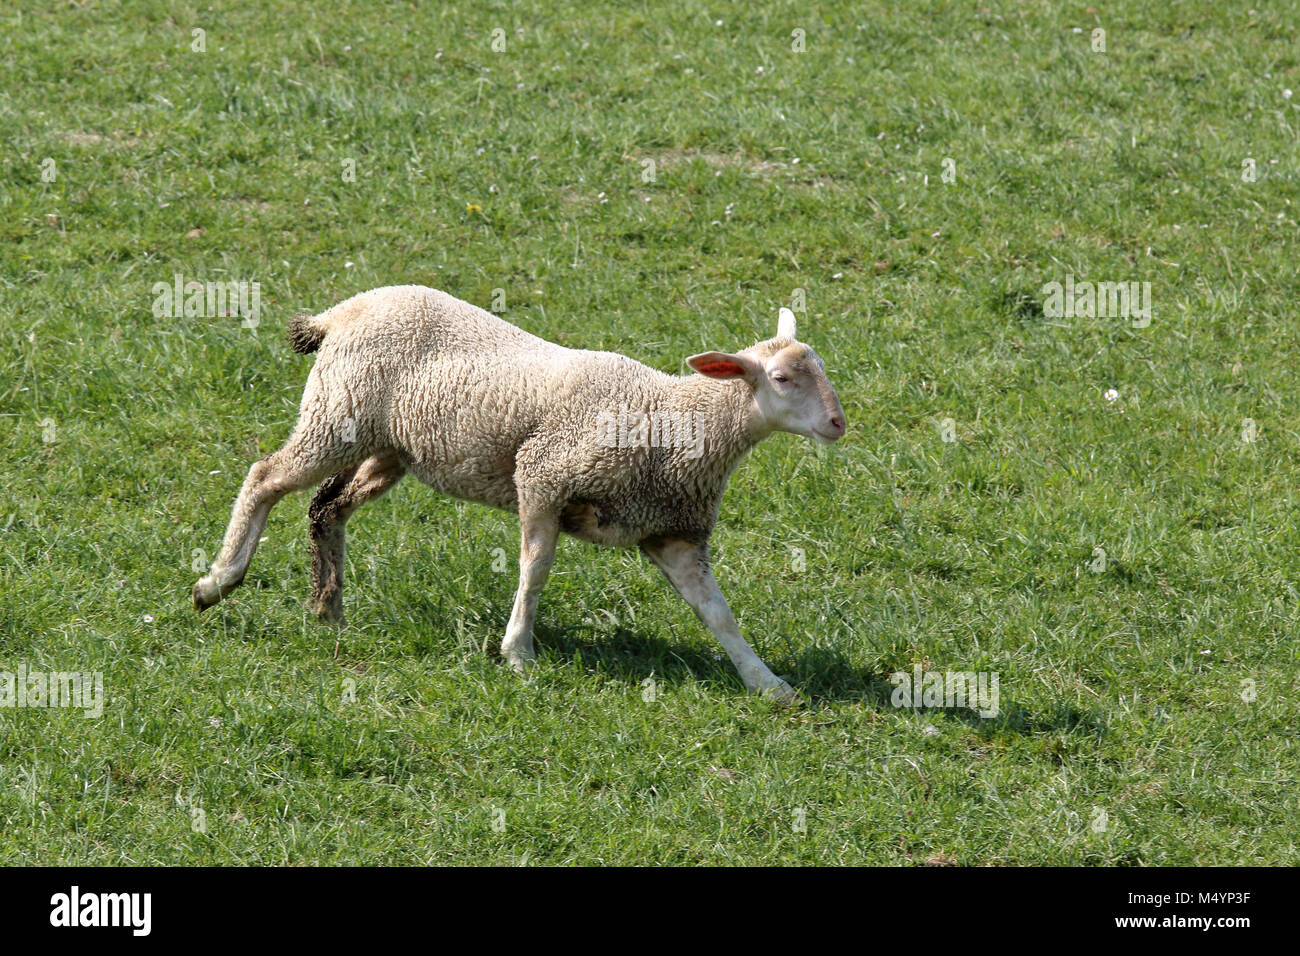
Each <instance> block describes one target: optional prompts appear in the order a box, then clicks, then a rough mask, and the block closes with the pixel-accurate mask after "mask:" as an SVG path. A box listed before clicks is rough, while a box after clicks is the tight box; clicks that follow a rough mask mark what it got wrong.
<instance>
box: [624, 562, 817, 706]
mask: <svg viewBox="0 0 1300 956" xmlns="http://www.w3.org/2000/svg"><path fill="white" fill-rule="evenodd" d="M641 550H642V551H643V552H645V555H646V557H648V558H649V559H650V560H651V561H653V562H654V563H655V564H656V565H657V566H658V567H659V570H661V571H663V573H664V576H665V577H667V578H668V580H669V581H671V582H672V585H673V587H675V588H676V589H677V593H678V594H680V595H681V596H682V597H683V598H684V599H685V601H686V603H687V604H689V605H690V606H691V607H692V608H694V610H695V613H696V615H697V616H698V617H699V619H700V621H701V622H702V623H703V624H704V626H705V627H707V628H708V629H709V632H710V633H712V634H713V636H714V637H716V638H717V639H718V642H719V643H720V644H721V645H722V647H723V649H724V650H725V651H726V652H727V656H728V657H730V658H731V663H732V664H734V665H735V667H736V671H737V672H738V673H739V674H740V679H741V680H743V681H744V682H745V686H746V687H748V688H749V689H750V690H751V691H754V692H755V693H759V694H763V695H764V696H766V697H771V698H773V699H775V700H779V701H781V702H782V703H786V704H797V703H799V701H800V698H799V695H798V693H796V692H795V689H794V688H793V687H791V686H790V685H789V684H787V683H786V682H785V681H783V680H781V678H779V677H777V676H776V675H775V674H773V673H772V671H771V670H770V669H769V668H768V666H767V665H766V664H764V663H763V661H762V660H761V659H760V658H759V656H758V655H757V654H755V653H754V649H753V648H752V647H750V646H749V644H747V643H746V642H745V639H744V638H743V637H742V636H741V634H740V628H739V627H737V626H736V618H735V617H734V616H733V615H732V613H731V607H730V606H729V605H728V604H727V599H726V598H725V597H723V595H722V591H721V590H720V589H719V588H718V582H717V581H715V580H714V579H713V571H712V570H711V569H710V568H709V552H708V546H707V545H695V544H691V543H690V542H688V541H682V540H680V539H668V540H663V541H643V542H642V543H641Z"/></svg>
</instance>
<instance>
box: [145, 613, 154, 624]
mask: <svg viewBox="0 0 1300 956" xmlns="http://www.w3.org/2000/svg"><path fill="white" fill-rule="evenodd" d="M143 620H144V622H145V623H146V624H152V623H153V615H152V614H146V615H145V616H144V618H143Z"/></svg>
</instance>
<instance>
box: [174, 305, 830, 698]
mask: <svg viewBox="0 0 1300 956" xmlns="http://www.w3.org/2000/svg"><path fill="white" fill-rule="evenodd" d="M289 335H290V341H291V343H292V345H293V348H294V350H295V351H298V352H304V353H305V352H314V351H317V350H318V349H319V355H318V357H317V359H316V364H315V366H314V367H313V368H312V370H311V374H310V375H309V376H308V378H307V387H306V389H305V390H304V392H303V396H302V405H301V410H300V412H299V416H298V423H297V425H296V426H295V428H294V430H293V434H292V435H291V436H290V438H289V441H288V442H287V443H286V444H285V446H284V447H283V448H281V449H280V450H279V451H276V452H274V453H273V454H271V455H268V456H267V457H266V458H263V459H262V460H261V461H259V462H256V463H255V464H254V465H253V466H252V467H251V468H250V469H249V471H248V477H247V478H246V479H245V480H244V485H243V488H241V489H240V492H239V497H238V499H237V500H236V501H235V507H234V513H233V514H232V515H231V519H230V526H229V527H228V528H227V529H226V536H225V541H224V542H223V544H222V547H221V553H220V554H219V555H218V556H217V559H216V561H214V562H213V564H212V567H211V569H210V571H209V572H208V574H207V575H206V576H204V577H202V578H200V579H199V581H198V582H197V583H196V584H195V585H194V606H195V607H196V608H198V609H199V610H203V609H205V608H208V607H211V606H212V605H213V604H216V603H217V602H218V601H220V600H221V599H222V598H223V597H225V596H226V595H227V594H229V593H230V592H231V591H233V590H234V589H235V588H236V587H238V586H239V585H240V583H242V582H243V580H244V574H245V572H246V571H247V570H248V564H249V561H250V560H251V559H252V557H253V552H254V551H255V550H256V549H257V542H258V538H259V536H260V535H261V533H262V529H263V527H264V526H265V524H266V517H267V514H268V512H270V510H271V507H272V506H273V505H274V504H275V503H276V502H277V501H279V500H280V498H282V497H283V496H284V495H285V494H287V493H288V492H290V491H296V490H299V489H302V488H306V487H308V486H309V485H313V484H316V483H317V482H321V481H322V479H324V480H323V483H322V484H321V485H320V489H319V490H318V491H317V492H316V496H315V497H314V498H313V499H312V502H311V507H310V511H309V515H310V520H311V563H312V598H311V607H312V609H313V610H314V611H315V612H316V613H317V614H318V615H320V616H321V617H324V618H326V619H331V620H336V621H337V620H341V618H342V612H343V590H342V573H343V538H344V525H345V524H346V522H347V520H348V518H349V517H350V516H351V515H352V513H353V512H354V511H356V510H357V508H359V507H360V506H361V505H363V504H365V503H366V502H367V501H370V500H373V499H374V498H377V497H378V496H379V495H381V494H383V493H384V492H385V491H387V490H388V489H389V488H392V487H393V485H395V484H396V483H397V482H398V481H399V480H400V479H401V478H402V476H403V475H404V474H406V472H407V471H411V472H413V473H414V474H415V475H416V476H417V477H418V478H419V479H420V480H421V481H424V482H425V483H427V484H429V485H431V486H432V487H434V488H436V489H438V490H439V491H442V492H444V493H446V494H449V495H454V496H456V497H458V498H466V499H469V500H470V501H477V502H481V503H483V504H488V505H493V506H495V507H497V508H503V509H505V510H507V511H514V512H517V513H518V514H519V524H520V529H521V531H522V544H521V546H520V553H519V590H518V592H517V593H516V595H515V603H514V610H513V612H512V613H511V615H510V622H509V625H508V626H507V628H506V634H505V639H504V641H503V642H502V645H501V653H502V656H504V658H505V659H506V661H508V662H509V663H510V664H511V666H512V667H514V668H515V669H516V670H519V671H523V670H524V669H526V667H527V666H528V664H529V663H530V662H531V661H532V660H533V658H534V652H533V620H534V617H535V616H536V611H537V598H538V595H539V594H540V593H541V590H542V587H543V585H544V584H545V583H546V576H547V573H548V572H549V571H550V567H551V563H552V561H553V560H554V558H555V544H556V539H557V537H558V536H559V533H560V532H561V531H564V532H567V533H568V534H571V535H574V536H576V537H579V538H583V539H585V540H587V541H592V542H595V543H596V544H603V545H609V546H613V547H632V546H636V547H639V548H640V549H641V550H642V551H643V552H644V553H645V554H646V556H647V557H649V559H650V560H651V561H653V562H654V563H655V564H656V565H657V566H658V567H659V568H660V569H661V570H662V571H663V573H664V574H665V575H666V576H667V578H668V580H669V581H671V582H672V584H673V586H674V587H675V588H676V589H677V591H678V592H679V593H680V594H681V596H682V597H683V598H684V599H685V600H686V602H687V603H688V604H690V606H691V607H692V608H694V609H695V612H696V614H697V615H699V618H700V620H701V621H702V622H703V623H704V625H705V626H706V627H707V628H708V629H709V630H710V631H711V632H712V633H713V635H714V636H715V637H716V638H717V639H718V640H719V641H720V642H721V643H722V646H723V647H724V648H725V649H726V651H727V654H728V655H729V656H730V657H731V660H732V663H733V664H735V667H736V670H737V671H738V672H739V673H740V676H741V678H742V679H743V680H744V682H745V685H746V686H747V687H748V688H750V689H751V690H753V691H757V692H760V693H764V694H767V695H769V696H773V697H776V698H778V699H782V700H787V701H794V700H797V695H796V694H795V692H794V691H793V689H791V687H790V686H789V685H788V684H787V683H786V682H785V681H783V680H781V679H780V678H778V677H777V676H776V675H775V674H773V673H772V672H771V670H769V669H768V667H767V665H766V664H764V663H763V662H762V661H761V660H760V659H759V658H758V656H757V655H756V654H755V653H754V652H753V650H752V649H751V648H750V646H749V645H748V644H747V643H746V642H745V640H744V638H743V637H741V635H740V630H739V629H738V628H737V627H736V621H735V618H734V617H733V616H732V614H731V609H730V608H729V607H728V606H727V601H726V598H724V597H723V596H722V592H721V591H719V590H718V585H717V583H716V582H715V581H714V579H713V573H712V571H711V570H710V568H709V551H708V541H709V535H710V533H711V532H712V530H713V525H714V523H715V522H716V520H717V516H718V504H719V502H720V500H721V498H722V492H723V490H724V488H725V487H726V484H727V479H728V477H729V476H730V474H731V471H732V469H733V468H735V466H736V464H737V463H738V462H739V461H740V459H741V458H742V457H743V456H744V455H745V454H746V453H747V452H748V451H749V450H750V449H751V448H753V447H754V445H755V444H757V443H758V442H759V441H761V440H762V439H763V438H765V437H766V436H767V435H769V434H770V433H771V432H773V431H776V430H780V431H788V432H794V433H795V434H798V435H805V436H807V437H809V438H815V439H817V440H818V441H821V442H824V443H827V444H829V443H831V442H834V441H836V440H837V439H839V438H840V437H841V436H842V435H843V434H844V431H845V421H844V410H843V409H842V408H841V407H840V402H839V399H838V398H837V397H836V394H835V389H834V388H832V387H831V384H830V382H829V381H827V379H826V373H825V366H824V364H823V363H822V360H821V359H820V358H818V357H817V355H816V353H815V352H813V350H812V349H810V348H809V347H808V346H806V345H803V344H802V343H800V342H798V341H796V339H795V317H794V313H792V312H791V311H790V310H788V309H782V310H781V315H780V321H779V323H778V328H777V336H776V338H774V339H769V340H768V341H766V342H760V343H758V344H757V345H754V346H752V347H750V348H748V349H745V350H744V351H742V352H737V353H734V354H727V353H723V352H704V353H702V354H700V355H693V356H691V357H690V358H689V359H687V360H686V361H687V364H688V365H689V366H690V367H691V368H692V369H694V370H695V371H696V372H698V373H700V374H698V375H689V376H686V377H678V376H673V375H667V374H665V373H663V372H659V371H656V370H654V369H651V368H648V367H646V366H644V365H642V364H640V363H639V362H635V361H633V360H632V359H630V358H628V357H626V356H624V355H619V354H617V353H613V352H590V351H580V350H575V349H568V348H563V347H561V346H559V345H554V344H552V343H550V342H547V341H545V340H543V339H539V338H537V337H536V336H534V335H530V334H529V333H527V332H524V331H523V330H522V329H518V328H516V327H515V326H513V325H510V324H509V323H508V322H504V321H502V320H501V319H499V318H497V317H496V316H495V315H492V314H491V313H489V312H485V311H483V310H482V309H480V308H477V307H476V306H473V305H470V304H469V303H467V302H462V301H460V300H459V299H456V298H454V297H452V296H450V295H448V294H446V293H445V292H439V291H437V290H435V289H427V288H424V287H422V286H393V287H389V288H383V289H375V290H373V291H371V292H365V293H362V294H361V295H357V296H354V297H353V298H351V299H348V300H347V301H346V302H342V303H340V304H339V305H336V306H334V307H333V308H332V309H329V310H328V311H326V312H324V313H322V314H321V315H318V316H315V317H313V318H309V317H300V318H297V319H294V320H293V321H292V322H291V323H290V326H289ZM651 426H653V427H651ZM697 428H698V429H699V430H701V431H702V434H699V433H697V431H696V430H697ZM701 439H702V441H701Z"/></svg>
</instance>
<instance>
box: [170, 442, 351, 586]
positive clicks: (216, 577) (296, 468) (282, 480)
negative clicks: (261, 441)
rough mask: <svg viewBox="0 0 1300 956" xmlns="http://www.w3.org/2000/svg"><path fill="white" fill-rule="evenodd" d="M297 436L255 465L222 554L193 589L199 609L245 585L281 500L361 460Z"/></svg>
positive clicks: (234, 514)
mask: <svg viewBox="0 0 1300 956" xmlns="http://www.w3.org/2000/svg"><path fill="white" fill-rule="evenodd" d="M325 449H326V446H324V444H323V443H322V442H313V441H311V440H310V438H307V439H304V438H303V437H301V436H298V435H295V436H294V437H293V438H291V439H290V440H289V443H288V444H287V445H285V446H284V447H283V448H281V449H280V450H279V451H277V452H273V453H272V454H270V455H267V456H266V457H265V458H263V459H262V460H261V461H258V462H254V463H253V467H251V468H249V469H248V477H247V478H245V479H244V485H243V487H242V488H240V490H239V497H238V498H236V499H235V507H234V510H233V511H232V512H231V515H230V524H229V525H228V526H227V527H226V537H225V539H224V540H223V541H222V544H221V553H220V554H218V555H217V559H216V560H215V561H213V562H212V567H211V568H209V569H208V573H207V574H206V575H205V576H204V577H201V578H199V580H198V581H197V582H196V583H195V585H194V593H193V598H194V606H195V607H196V608H198V609H199V610H200V611H202V610H204V609H206V608H209V607H211V606H212V605H214V604H216V603H217V602H218V601H220V600H221V599H222V598H224V597H225V596H226V595H227V594H229V593H230V592H231V591H233V590H234V589H235V588H237V587H239V585H240V584H242V583H243V582H244V575H245V574H246V573H247V571H248V564H249V562H250V561H252V560H253V552H255V551H256V550H257V541H258V539H259V538H260V537H261V536H262V529H263V528H265V527H266V516H267V515H269V514H270V513H271V508H272V507H273V506H274V505H275V503H276V502H277V501H279V500H280V499H281V498H283V497H284V496H285V495H287V494H288V493H289V492H291V491H297V490H299V489H301V488H306V487H308V486H309V485H314V484H315V483H316V482H318V481H320V480H321V479H322V478H324V477H325V476H326V475H328V474H329V473H330V472H332V471H337V470H338V469H339V468H340V467H343V466H348V465H351V464H354V463H355V462H356V460H357V459H356V457H352V460H351V461H349V460H347V458H346V457H345V455H346V454H347V453H346V452H345V451H342V450H341V449H338V448H329V449H328V450H325Z"/></svg>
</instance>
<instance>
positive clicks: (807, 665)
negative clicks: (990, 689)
mask: <svg viewBox="0 0 1300 956" xmlns="http://www.w3.org/2000/svg"><path fill="white" fill-rule="evenodd" d="M537 646H538V649H539V650H541V651H542V652H543V653H545V654H547V655H551V656H553V657H554V658H555V659H557V660H565V661H571V660H580V661H581V662H582V666H583V667H585V668H586V669H588V670H590V671H592V672H598V673H600V674H602V675H603V676H604V677H605V678H612V679H615V680H620V681H624V682H626V683H627V684H628V685H629V687H636V686H640V685H643V684H644V682H645V680H646V679H647V678H650V677H653V678H654V679H655V680H656V681H659V682H661V683H663V684H665V685H668V686H672V685H674V684H683V683H689V682H692V681H700V680H704V681H710V682H716V683H718V684H720V685H722V686H724V687H730V688H734V689H735V690H736V691H737V693H743V691H744V685H743V684H742V683H741V681H740V678H739V677H738V676H737V674H736V672H735V669H734V668H733V667H732V666H731V662H730V661H729V660H728V659H727V658H726V656H725V655H724V654H722V653H721V650H718V651H716V652H711V651H710V650H709V649H707V648H701V647H700V645H698V644H696V643H688V644H682V643H677V642H675V641H672V640H665V639H664V638H662V637H657V636H650V635H646V634H641V633H638V632H636V631H633V630H630V629H628V628H624V627H615V628H613V629H612V630H611V629H604V628H592V627H559V628H547V627H542V626H540V625H539V626H538V627H537ZM768 663H769V664H770V665H771V667H772V669H773V670H774V671H775V672H776V673H778V674H781V675H782V676H783V677H785V678H786V679H788V680H789V681H790V682H791V683H792V684H794V686H795V687H796V688H797V689H798V691H799V693H800V695H801V696H802V697H803V698H804V700H805V701H806V702H807V704H808V706H809V708H810V709H814V710H815V709H817V708H818V707H821V706H826V705H829V704H831V703H842V702H853V701H858V702H861V703H863V704H864V705H866V706H868V707H871V708H873V709H875V710H882V711H888V710H895V709H897V707H896V705H895V704H894V691H895V688H896V685H895V683H894V682H893V681H892V680H891V679H890V677H891V674H890V673H881V672H878V671H874V670H872V669H870V668H865V667H859V666H857V665H855V664H853V663H852V662H851V661H850V660H849V659H848V657H847V656H846V655H845V654H844V653H843V652H841V651H839V650H837V649H835V648H827V647H809V648H804V649H802V650H800V651H798V652H797V653H793V654H786V655H780V654H776V655H773V656H772V657H771V659H769V661H768ZM997 710H998V712H997V714H995V715H993V716H988V717H985V716H981V714H980V713H979V712H977V711H976V710H974V709H971V708H962V707H949V708H940V707H930V708H926V707H922V708H919V709H918V712H919V713H922V714H924V715H926V717H927V718H928V719H931V720H936V721H937V720H952V721H959V722H961V723H965V724H967V725H969V726H970V727H971V729H972V730H974V731H976V732H978V733H979V734H980V735H981V736H983V737H985V738H991V737H994V736H997V735H1000V734H1014V735H1017V736H1029V735H1032V734H1043V733H1051V732H1061V731H1064V732H1066V733H1071V734H1079V735H1087V736H1095V737H1097V738H1101V737H1102V736H1104V735H1105V733H1106V723H1105V720H1104V718H1103V717H1102V715H1101V714H1100V712H1098V711H1096V710H1083V709H1080V708H1077V707H1074V706H1072V705H1069V704H1065V703H1059V702H1058V703H1056V704H1054V705H1052V706H1050V707H1048V708H1040V709H1039V710H1038V711H1035V710H1033V709H1032V708H1030V707H1028V706H1024V705H1022V704H1020V703H1018V702H1017V701H1015V700H1012V699H1006V698H1003V699H1001V700H1000V701H999V706H998V709H997Z"/></svg>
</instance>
